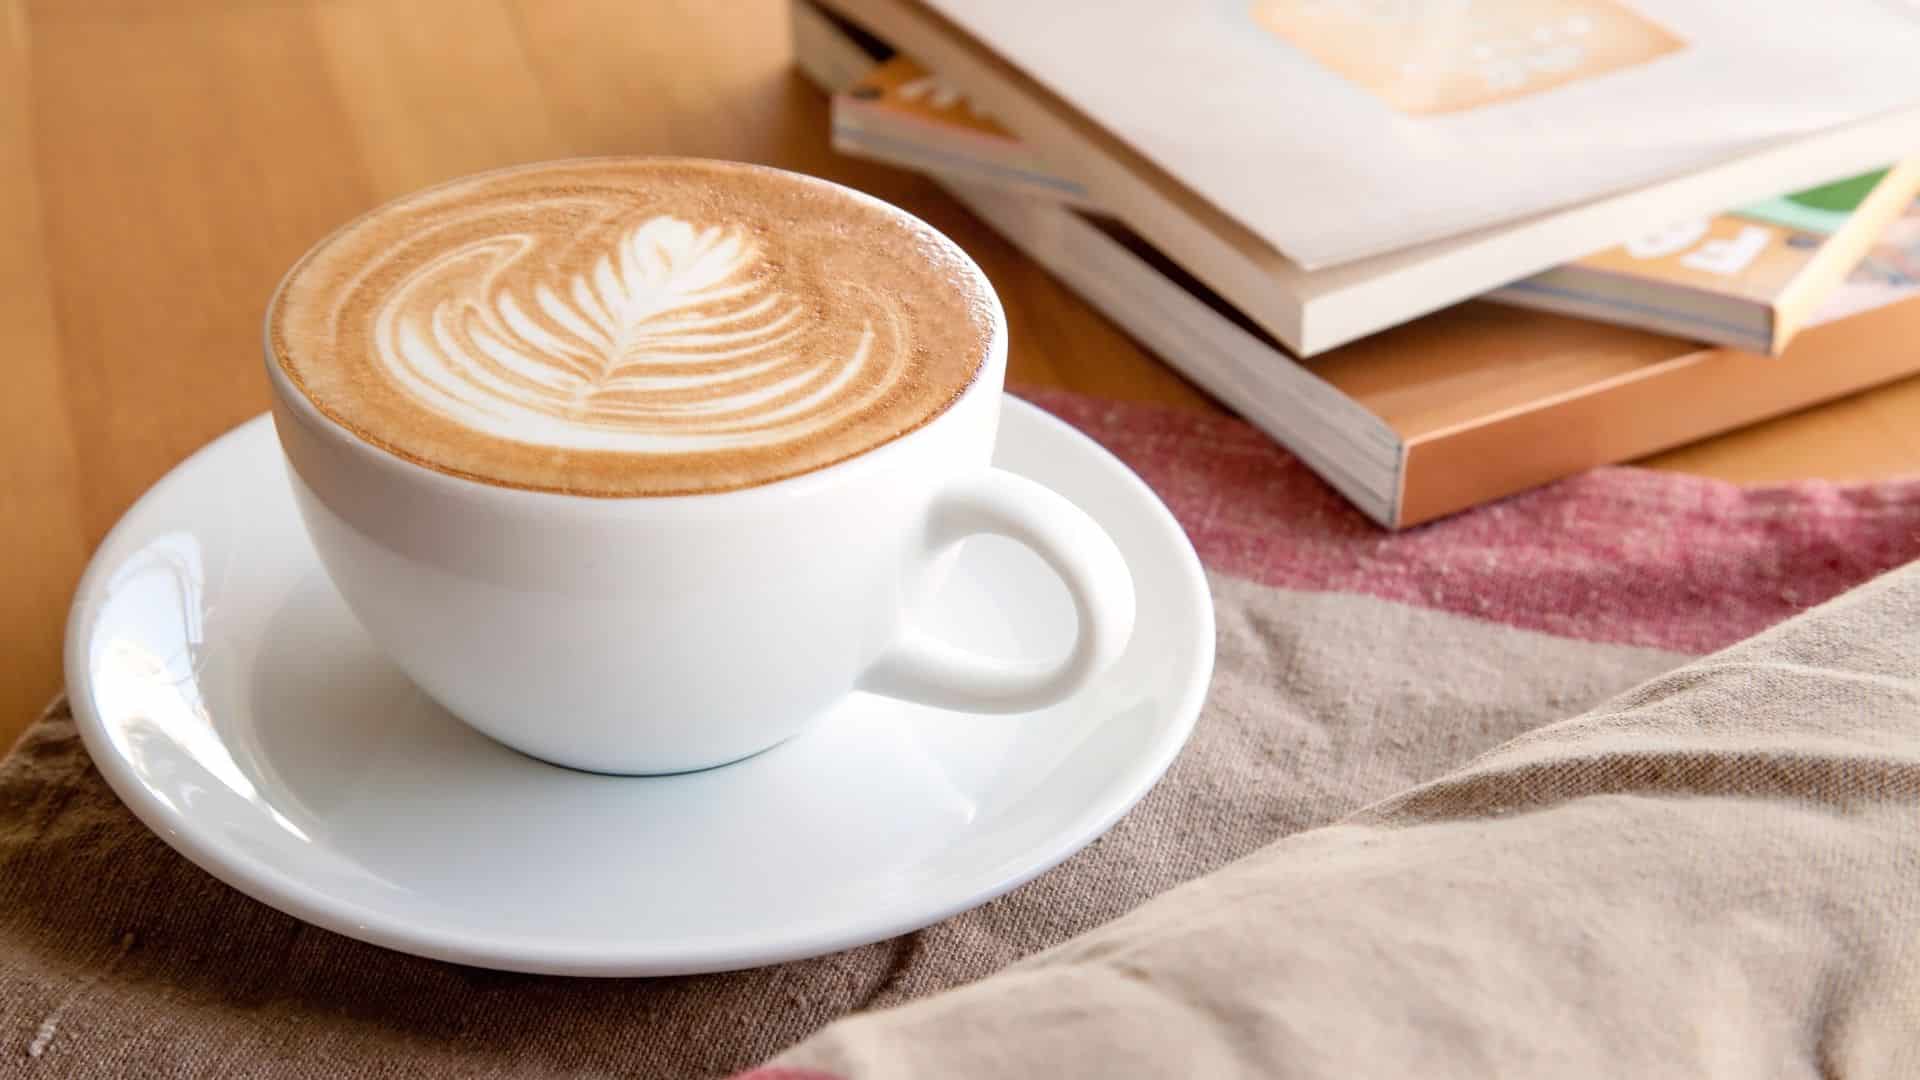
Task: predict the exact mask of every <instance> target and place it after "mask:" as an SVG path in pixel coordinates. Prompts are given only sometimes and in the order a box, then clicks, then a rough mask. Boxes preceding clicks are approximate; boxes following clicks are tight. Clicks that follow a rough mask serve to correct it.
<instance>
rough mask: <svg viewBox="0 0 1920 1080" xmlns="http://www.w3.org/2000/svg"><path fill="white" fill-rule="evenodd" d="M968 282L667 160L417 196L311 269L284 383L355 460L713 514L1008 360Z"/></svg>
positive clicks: (838, 210)
mask: <svg viewBox="0 0 1920 1080" xmlns="http://www.w3.org/2000/svg"><path fill="white" fill-rule="evenodd" d="M1003 334H1004V328H1003V326H1002V322H1001V317H1000V314H999V309H998V305H997V304H996V303H995V302H994V300H993V296H992V292H991V290H990V288H989V287H988V286H987V284H986V281H985V278H984V277H982V276H981V274H980V272H979V270H978V268H976V267H974V266H973V264H972V262H971V261H970V260H968V259H967V257H966V256H965V255H964V254H963V253H961V252H960V250H959V249H958V248H957V247H955V246H954V245H953V243H952V241H950V240H947V239H946V238H945V237H943V236H941V235H940V234H939V233H937V232H935V231H934V230H932V229H931V228H929V227H928V226H926V225H925V224H924V223H922V222H920V221H918V220H916V219H914V218H912V217H910V216H908V215H907V214H904V213H902V212H901V211H899V210H896V209H894V208H893V207H890V206H887V205H886V204H884V203H880V202H878V201H876V200H873V199H870V198H867V197H866V196H863V195H860V194H858V193H856V192H852V191H848V190H847V189H845V188H840V187H837V186H835V185H833V184H829V183H826V182H825V181H821V180H816V179H813V178H810V177H804V176H797V175H795V174H792V173H785V172H780V171H777V170H772V169H765V168H760V167H757V166H750V165H738V164H731V163H725V162H703V161H694V160H688V159H670V158H626V159H621V158H607V159H592V160H583V161H572V162H553V163H547V164H542V165H533V166H524V167H520V168H516V169H507V170H502V171H499V172H494V173H485V174H481V175H479V176H475V177H469V178H467V179H464V180H458V181H454V182H452V183H450V184H445V185H442V186H440V187H437V188H431V189H428V190H427V191H424V192H420V193H418V194H415V195H411V196H407V197H405V198H402V199H400V200H397V201H395V202H393V203H390V204H388V205H386V206H383V207H380V208H378V209H376V210H374V211H373V212H371V213H369V214H367V215H366V216H365V217H363V218H361V219H360V220H358V221H356V222H354V223H352V224H350V225H348V226H347V227H345V228H343V229H341V230H339V231H338V232H336V233H335V234H334V235H332V236H330V237H328V238H327V239H326V240H323V241H322V242H321V243H320V244H318V245H316V246H315V248H314V249H313V250H312V251H310V252H308V254H307V255H306V257H305V258H303V259H302V260H301V262H300V263H299V264H298V265H296V266H295V268H294V269H293V271H292V272H290V273H289V274H288V275H287V280H286V282H285V283H284V284H283V285H282V288H281V290H280V293H279V295H278V296H277V297H276V299H275V301H274V305H273V309H272V311H271V312H270V313H269V316H268V344H269V349H270V352H271V353H272V356H273V359H274V361H275V362H276V363H277V364H278V366H279V368H280V370H281V371H282V372H284V373H285V374H286V376H287V377H288V379H289V380H290V381H291V382H292V383H293V384H294V386H295V387H296V388H297V389H298V390H299V391H300V393H301V394H303V395H304V396H305V397H306V398H307V399H308V400H309V401H310V402H312V403H313V405H314V406H315V407H316V408H317V409H318V410H319V411H320V412H321V413H322V414H324V415H325V416H327V417H328V418H330V419H332V420H333V421H335V422H337V423H339V424H340V425H342V426H344V427H346V428H347V429H349V430H350V431H352V432H353V433H354V434H355V435H357V436H359V437H360V438H362V439H363V440H365V441H367V442H370V443H372V444H374V445H375V446H377V447H380V448H382V449H385V450H388V451H391V452H393V453H395V454H398V455H400V456H402V457H405V458H407V459H409V460H412V461H414V462H416V463H418V464H421V465H425V466H427V467H430V468H434V469H438V470H441V471H443V472H448V473H452V474H455V475H458V476H462V477H465V478H468V479H473V480H479V481H483V482H488V483H496V484H502V485H506V486H510V487H524V488H534V489H539V490H551V491H559V492H565V493H569V494H583V495H602V496H632V495H672V494H692V493H699V492H708V491H722V490H729V489H733V488H739V487H747V486H752V485H755V484H762V483H768V482H771V481H774V480H780V479H784V478H786V477H790V476H797V475H799V474H801V473H805V472H809V471H812V470H814V469H819V468H824V467H826V466H828V465H832V464H834V463H836V462H839V461H844V460H846V459H847V458H849V457H853V456H855V455H857V454H860V453H863V452H864V451H866V450H869V449H872V448H873V447H876V446H878V445H880V444H882V443H885V442H887V441H889V440H892V439H895V438H899V437H901V436H902V435H905V434H907V433H908V432H911V431H913V430H914V429H916V428H918V427H919V426H921V425H923V424H925V423H927V422H929V421H930V420H931V419H933V418H934V417H936V416H938V415H940V414H941V413H942V412H944V411H945V410H946V409H947V408H948V407H949V406H951V405H952V404H953V403H954V402H955V401H956V400H958V398H959V396H960V395H961V394H962V393H963V392H964V391H965V390H966V389H967V387H968V386H970V385H972V384H973V382H974V380H975V379H976V377H977V376H978V374H979V373H980V372H981V371H982V370H983V369H984V367H985V365H986V363H987V362H988V360H989V359H990V358H992V357H994V356H995V354H996V351H997V350H998V349H1000V348H1001V347H1002V346H1003V337H1002V335H1003Z"/></svg>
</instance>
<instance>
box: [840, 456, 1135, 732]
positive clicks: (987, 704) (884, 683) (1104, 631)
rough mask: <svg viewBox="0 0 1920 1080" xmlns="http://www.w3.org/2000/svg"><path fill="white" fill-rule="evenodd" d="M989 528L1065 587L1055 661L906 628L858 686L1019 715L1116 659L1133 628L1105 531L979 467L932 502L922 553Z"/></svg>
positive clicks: (1048, 493) (1015, 479) (1040, 490)
mask: <svg viewBox="0 0 1920 1080" xmlns="http://www.w3.org/2000/svg"><path fill="white" fill-rule="evenodd" d="M980 533H991V534H995V535H998V536H1005V537H1008V538H1009V539H1012V540H1016V541H1018V542H1019V543H1021V544H1024V545H1026V546H1027V547H1028V548H1029V549H1031V550H1032V551H1033V552H1034V554H1036V555H1039V556H1040V558H1041V559H1043V560H1045V561H1046V563H1047V565H1048V566H1050V567H1052V568H1053V572H1054V573H1056V574H1058V575H1059V576H1060V580H1061V581H1063V582H1065V583H1066V586H1067V592H1068V594H1069V595H1070V596H1071V597H1072V598H1073V609H1074V613H1075V615H1076V616H1077V617H1078V620H1079V629H1078V632H1077V633H1076V634H1075V636H1074V642H1073V649H1072V651H1070V652H1069V653H1068V654H1067V656H1066V658H1065V659H1063V660H1061V661H1059V662H1057V663H1041V662H1036V661H1027V660H1003V659H999V658H997V657H991V656H985V655H982V654H980V653H977V652H974V651H972V650H969V649H962V648H959V647H957V646H955V645H951V644H948V643H947V642H945V641H941V640H940V639H938V638H935V637H933V636H932V635H930V634H927V633H924V632H922V631H921V630H919V629H917V628H915V627H913V626H911V625H908V626H907V627H905V628H904V629H903V630H902V632H901V634H900V636H899V638H898V639H896V640H895V641H894V642H893V644H892V645H891V646H889V647H888V648H887V650H886V651H885V652H883V653H882V654H881V655H880V657H879V659H878V660H876V661H874V663H873V664H872V666H870V667H868V668H867V670H866V672H865V673H864V674H863V675H861V677H860V680H859V683H858V685H859V688H860V689H862V690H866V691H869V692H872V693H875V694H883V695H885V696H887V697H893V698H901V699H903V700H907V701H915V702H920V703H922V704H926V705H933V706H936V707H939V708H945V709H961V710H967V711H971V712H983V713H1012V712H1025V711H1027V710H1029V709H1038V708H1041V707H1043V706H1047V705H1051V704H1054V703H1055V702H1058V701H1062V700H1064V699H1066V698H1068V697H1070V696H1072V695H1073V694H1075V693H1077V692H1079V690H1080V689H1081V688H1082V687H1084V686H1086V685H1087V684H1088V683H1089V682H1091V681H1092V680H1093V678H1094V676H1096V675H1098V674H1100V672H1101V671H1103V670H1105V669H1106V667H1107V666H1108V665H1109V664H1111V663H1113V661H1114V660H1116V659H1117V658H1118V657H1119V656H1120V652H1121V650H1122V649H1124V648H1125V647H1126V644H1127V638H1128V637H1129V636H1130V635H1131V634H1132V633H1133V613H1134V597H1133V575H1132V574H1131V573H1129V572H1128V570H1127V563H1126V560H1125V559H1124V558H1122V557H1121V555H1120V549H1119V548H1118V547H1117V546H1115V544H1114V542H1113V539H1112V538H1111V537H1109V536H1108V535H1107V533H1106V530H1104V529H1102V528H1101V527H1100V526H1099V525H1098V524H1096V523H1095V522H1094V520H1093V519H1092V518H1091V517H1088V516H1087V514H1086V512H1085V511H1083V510H1081V509H1080V508H1079V507H1077V506H1075V505H1073V504H1072V503H1070V502H1068V501H1067V500H1066V499H1065V498H1062V497H1061V496H1060V495H1058V494H1057V493H1055V492H1054V491H1052V490H1050V489H1048V488H1046V487H1043V486H1041V485H1040V484H1037V483H1035V482H1033V481H1032V480H1028V479H1027V478H1025V477H1022V476H1016V475H1014V474H1013V473H1010V472H1005V471H1002V470H1000V469H983V470H981V471H980V472H977V473H973V474H971V475H968V476H966V477H964V478H962V479H960V480H959V481H957V482H955V483H953V484H952V485H950V486H949V487H948V488H947V489H946V490H945V491H943V492H941V493H940V495H939V496H937V497H936V498H935V500H934V504H933V510H932V514H931V517H930V519H929V522H928V530H927V545H928V555H929V557H932V556H934V555H937V554H938V553H940V552H942V551H945V550H946V549H948V548H950V547H952V546H953V545H954V544H957V543H959V542H960V541H962V540H964V539H966V538H967V537H969V536H974V535H978V534H980Z"/></svg>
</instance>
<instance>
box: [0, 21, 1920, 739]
mask: <svg viewBox="0 0 1920 1080" xmlns="http://www.w3.org/2000/svg"><path fill="white" fill-rule="evenodd" d="M825 130H826V107H825V103H824V102H823V101H822V100H821V99H820V98H819V96H818V95H817V94H816V93H815V92H814V91H813V90H812V88H811V87H809V86H808V85H807V84H806V83H805V82H803V81H802V80H801V79H800V78H799V77H798V76H796V75H795V74H793V73H792V72H791V71H790V70H789V68H788V63H787V44H786V20H785V12H784V8H783V6H782V4H781V3H780V0H751V2H729V3H709V2H707V0H683V2H680V3H667V2H662V0H407V2H405V3H395V2H392V0H312V2H301V0H276V2H272V3H268V2H262V0H175V2H170V3H151V2H142V0H48V2H44V3H29V2H27V0H0V359H3V361H4V367H0V371H4V373H5V378H6V379H7V380H8V383H7V387H6V389H5V390H3V391H0V447H4V453H5V461H6V475H5V483H4V486H0V594H4V596H5V607H4V609H3V610H0V635H4V637H3V638H0V648H4V650H5V651H4V655H5V656H6V658H7V663H6V665H5V667H4V668H3V669H0V671H4V674H0V744H4V743H6V742H10V741H11V738H12V736H13V735H14V734H15V733H16V732H17V731H18V730H19V729H20V728H22V727H24V726H25V724H26V723H27V721H29V720H30V719H31V718H32V716H33V715H34V714H35V713H36V712H37V711H38V709H39V708H40V707H41V706H42V705H43V704H45V702H46V701H47V700H48V699H49V698H50V697H51V696H52V695H53V694H54V693H55V692H56V691H57V690H58V689H59V686H60V682H61V677H60V663H59V660H60V639H61V634H62V630H63V626H64V621H65V617H66V608H67V603H68V601H69V599H70V597H71V595H72V591H73V587H74V584H75V582H76V580H77V579H78V577H79V574H80V571H81V569H82V567H83V566H84V564H85V561H86V558H87V556H88V555H89V554H90V553H91V552H92V549H93V547H94V545H95V544H97V543H98V542H99V541H100V539H101V538H102V537H103V536H104V535H105V534H106V531H107V530H108V529H109V528H110V527H111V526H112V524H113V522H114V521H115V519H116V518H118V516H119V515H120V513H121V512H122V511H124V510H125V509H126V507H127V506H128V505H129V504H130V503H131V502H132V501H133V500H134V499H135V498H136V497H137V496H138V495H139V494H140V493H141V492H142V491H143V490H145V489H146V487H147V486H148V485H150V484H151V483H153V481H154V480H156V479H157V478H158V477H159V476H160V475H161V474H162V473H164V472H165V471H166V470H167V469H168V468H170V467H171V466H173V465H174V464H175V463H177V462H178V461H179V460H180V459H182V458H183V457H185V456H186V455H187V454H188V453H190V452H191V451H193V450H194V449H195V448H196V447H198V446H200V445H201V444H202V443H204V442H206V441H207V440H209V439H211V438H212V437H213V436H215V435H217V434H219V433H220V432H222V431H224V430H226V429H227V428H230V427H232V426H233V425H235V424H237V423H239V422H240V421H242V420H244V419H246V418H247V417H249V416H251V415H253V414H255V413H257V412H259V411H261V410H262V409H264V408H265V407H266V390H265V386H264V383H263V381H262V379H261V377H260V374H259V364H260V359H259V354H258V347H259V346H258V340H259V331H258V327H259V318H260V312H261V308H262V306H263V304H264V303H265V300H266V297H267V295H268V293H269V292H270V291H271V289H272V287H273V285H274V282H275V281H276V280H277V279H278V277H279V275H280V273H281V271H282V270H284V269H285V267H286V266H287V265H288V264H289V263H291V262H292V261H293V259H294V258H295V257H296V256H298V255H299V254H300V253H301V252H302V251H303V250H305V249H306V247H307V246H308V245H310V244H311V243H312V242H313V241H315V240H316V239H318V238H319V237H320V236H321V235H323V234H324V233H325V232H326V231H328V230H329V229H330V228H332V227H333V226H335V225H337V224H339V223H341V222H342V221H344V220H346V219H347V218H349V217H351V216H352V215H354V214H356V213H358V212H360V211H361V210H364V209H366V208H368V207H370V206H372V205H374V204H376V203H377V202H380V201H382V200H384V199H387V198H390V197H392V196H395V195H398V194H400V193H402V192H405V191H408V190H411V189H413V188H416V187H419V186H422V185H425V184H430V183H433V182H435V181H439V180H443V179H446V178H449V177H452V176H457V175H460V174H462V173H468V172H472V171H475V170H478V169H484V168H489V167H492V166H497V165H503V164H508V163H512V162H519V161H529V160H537V159H541V158H553V157H566V156H574V155H583V154H624V153H677V154H691V155H701V156H710V157H723V158H737V159H742V160H748V161H762V162H768V163H772V164H777V165H782V166H786V167H788V168H794V169H800V170H803V171H807V172H813V173H818V174H820V175H824V176H828V177H831V178H833V179H836V180H839V181H841V182H844V183H848V184H851V185H853V186H855V187H859V188H863V189H865V190H868V191H871V192H873V193H875V194H877V195H879V196H880V197H882V198H885V199H888V200H890V201H893V202H896V203H898V204H900V205H902V206H905V207H907V208H908V209H910V210H912V211H913V212H915V213H917V214H920V215H921V216H923V217H925V218H926V219H927V220H929V221H931V222H932V223H933V224H934V225H935V226H937V227H939V228H941V229H943V230H945V231H946V232H948V233H949V234H950V235H952V236H953V237H954V238H955V239H956V240H958V241H959V242H960V243H961V244H962V245H964V246H965V247H966V248H967V249H968V250H969V251H971V252H973V253H974V254H975V256H976V257H977V258H978V259H979V260H980V262H981V264H982V265H983V266H984V267H985V268H986V270H987V273H988V274H989V276H990V277H992V279H993V281H994V283H995V285H996V286H997V287H998V289H999V290H1000V293H1001V295H1002V296H1003V298H1004V299H1005V301H1006V304H1007V309H1008V319H1009V322H1010V324H1011V326H1012V330H1013V353H1012V355H1013V361H1012V379H1013V381H1015V382H1016V383H1021V384H1025V385H1029V386H1033V385H1051V386H1065V387H1069V388H1072V389H1075V390H1080V391H1084V392H1087V393H1092V394H1099V395H1104V396H1107V397H1113V398H1121V399H1130V400H1152V401H1160V402H1165V403H1169V404H1173V405H1176V406H1182V407H1191V408H1201V409H1207V408H1214V406H1213V405H1211V404H1210V403H1209V402H1208V401H1207V399H1206V398H1205V397H1203V396H1202V395H1201V394H1200V393H1199V392H1198V391H1196V390H1195V389H1193V388H1192V387H1191V386H1189V385H1188V384H1187V383H1185V382H1183V381H1182V380H1181V379H1180V378H1179V377H1178V376H1176V375H1174V374H1172V373H1171V372H1170V371H1169V370H1168V369H1167V368H1165V367H1163V366H1161V365H1160V364H1159V363H1157V362H1156V361H1154V360H1153V359H1152V358H1151V357H1149V356H1148V355H1146V354H1144V353H1142V352H1141V350H1140V349H1139V348H1137V347H1136V346H1134V345H1133V344H1132V343H1131V342H1130V341H1128V340H1127V339H1126V338H1125V337H1123V336H1122V335H1121V334H1120V333H1119V332H1118V331H1116V330H1115V329H1114V328H1113V327H1112V326H1111V325H1109V324H1108V323H1107V322H1105V321H1104V320H1103V319H1102V318H1101V317H1099V316H1098V315H1096V314H1094V313H1093V312H1092V311H1091V310H1090V309H1089V308H1087V306H1086V305H1084V304H1082V303H1081V302H1079V301H1078V300H1077V299H1075V298H1074V297H1073V296H1072V295H1071V294H1070V293H1068V292H1067V291H1066V290H1064V289H1063V288H1061V287H1060V286H1059V285H1057V284H1056V283H1055V282H1054V281H1053V280H1052V279H1050V278H1049V277H1047V276H1046V275H1045V274H1044V273H1043V272H1042V271H1040V270H1039V269H1038V268H1037V267H1035V266H1033V265H1032V264H1031V263H1028V262H1026V261H1025V260H1024V259H1023V258H1022V257H1021V256H1019V255H1018V254H1017V253H1016V252H1014V251H1013V250H1012V249H1010V248H1009V247H1008V246H1007V245H1006V244H1005V243H1004V242H1002V241H1001V240H999V239H998V238H997V237H996V236H994V234H993V233H991V232H990V231H989V230H987V229H986V228H985V227H984V226H982V225H981V224H979V223H978V222H976V221H974V220H972V219H971V218H969V217H968V216H967V215H966V214H965V212H964V211H962V210H961V209H960V208H959V207H958V206H957V205H955V204H954V203H953V202H952V201H951V200H950V199H948V198H946V197H945V196H943V195H942V194H941V193H940V192H939V191H938V190H937V189H936V188H934V187H933V185H931V184H930V183H928V182H926V181H924V180H920V179H918V178H915V177H913V176H910V175H907V174H905V173H901V172H897V171H894V170H891V169H886V168H883V167H880V166H875V165H870V164H866V163H862V162H858V161H853V160H849V159H846V158H842V157H839V156H838V155H835V154H834V153H832V151H831V150H829V149H828V147H827V145H826V138H825ZM1652 464H1654V465H1657V466H1660V467H1672V468H1684V469H1688V470H1691V471H1695V472H1700V473H1705V474H1709V475H1715V476H1722V477H1725V478H1727V479H1732V480H1739V481H1775V480H1783V479H1790V478H1797V477H1829V478H1834V479H1860V478H1866V477H1874V476H1883V475H1891V474H1894V473H1900V472H1905V471H1908V470H1910V469H1913V468H1915V467H1916V466H1917V465H1920V380H1915V381H1910V382H1907V383H1905V384H1900V385H1896V386H1893V387H1889V388H1886V389H1883V390H1880V391H1876V392H1873V393H1870V394H1865V395H1861V396H1859V397H1857V398H1853V399H1849V400H1846V401H1842V402H1839V403H1836V404H1833V405H1829V406H1827V407H1825V408H1822V409H1817V410H1813V411H1811V412H1808V413H1804V414H1800V415H1797V416H1793V417H1789V418H1786V419H1782V420H1778V421H1774V422H1772V423H1769V424H1764V425H1761V426H1759V427H1757V428H1753V429H1749V430H1747V431H1743V432H1740V433H1738V434H1735V435H1731V436H1728V437H1725V438H1722V439H1716V440H1713V441H1711V442H1708V443H1703V444H1701V445H1699V446H1695V447H1689V448H1686V449H1683V450H1679V451H1675V452H1673V453H1670V454H1666V455H1663V456H1662V457H1661V458H1659V459H1656V460H1655V461H1654V462H1652Z"/></svg>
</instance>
